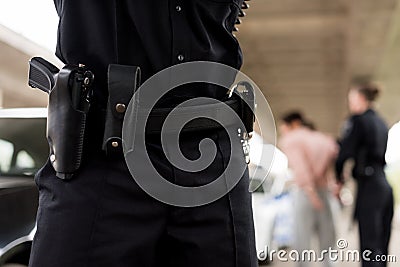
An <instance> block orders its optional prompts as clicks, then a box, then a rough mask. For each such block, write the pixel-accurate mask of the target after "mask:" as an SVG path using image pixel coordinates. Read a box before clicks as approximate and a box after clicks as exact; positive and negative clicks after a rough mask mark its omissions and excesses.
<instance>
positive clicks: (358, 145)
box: [336, 85, 393, 267]
mask: <svg viewBox="0 0 400 267" xmlns="http://www.w3.org/2000/svg"><path fill="white" fill-rule="evenodd" d="M378 95H379V88H377V87H376V86H374V85H363V86H356V87H354V88H352V89H351V90H350V92H349V97H348V100H349V109H350V112H351V113H352V116H351V117H350V118H349V119H348V121H347V123H346V126H345V131H344V135H343V138H342V140H341V149H340V153H339V157H338V160H337V164H336V170H337V175H338V176H337V177H338V180H339V182H340V183H343V182H344V177H343V165H344V163H345V161H346V160H347V159H349V158H352V159H354V160H355V165H354V168H353V177H354V178H355V179H356V180H357V184H358V193H357V201H356V209H355V218H356V219H357V220H358V222H359V233H360V249H361V251H362V252H364V251H366V250H370V251H371V252H372V254H371V255H367V256H368V258H369V259H370V261H368V258H366V259H363V262H362V266H363V267H366V266H386V262H385V261H379V258H376V256H377V255H388V245H389V239H390V233H391V222H392V217H393V194H392V188H391V186H390V185H389V184H388V182H387V180H386V176H385V172H384V167H385V164H386V163H385V153H386V145H387V139H388V128H387V126H386V124H385V123H384V121H383V120H382V119H381V118H380V117H379V115H378V114H377V113H376V112H375V111H374V110H373V109H372V103H373V101H374V100H375V99H376V98H377V97H378ZM375 258H376V259H375Z"/></svg>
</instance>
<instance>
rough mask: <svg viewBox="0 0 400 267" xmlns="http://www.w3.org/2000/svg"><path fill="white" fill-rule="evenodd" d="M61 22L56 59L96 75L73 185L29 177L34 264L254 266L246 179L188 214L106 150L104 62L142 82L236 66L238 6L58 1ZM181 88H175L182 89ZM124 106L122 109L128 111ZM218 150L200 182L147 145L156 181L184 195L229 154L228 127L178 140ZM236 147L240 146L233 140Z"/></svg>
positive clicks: (192, 155)
mask: <svg viewBox="0 0 400 267" xmlns="http://www.w3.org/2000/svg"><path fill="white" fill-rule="evenodd" d="M54 3H55V7H56V9H57V12H58V15H59V17H60V21H59V30H58V44H57V50H56V55H57V56H58V57H59V58H60V59H61V60H62V61H63V62H64V63H66V64H67V63H68V64H78V63H83V64H85V65H86V67H87V68H88V69H90V70H91V71H92V72H93V73H94V76H95V82H94V95H93V98H92V105H91V110H90V112H89V115H88V126H87V129H86V130H87V131H86V139H85V144H84V157H83V163H82V165H81V167H80V169H79V170H78V171H77V172H76V173H75V174H74V176H73V178H72V179H70V180H61V179H59V178H57V177H56V173H55V171H54V169H53V167H52V165H51V163H50V162H48V163H47V164H46V165H45V166H44V167H43V168H42V169H41V170H40V171H39V173H38V174H37V176H36V177H35V180H36V183H37V185H38V187H39V191H40V200H39V210H38V215H37V232H36V236H35V238H34V242H33V247H32V252H31V258H30V266H31V267H55V266H57V267H71V266H74V267H78V266H85V267H86V266H96V267H101V266H107V267H110V266H118V267H128V266H129V267H133V266H140V267H145V266H149V267H152V266H174V267H178V266H193V267H195V266H199V267H200V266H201V267H204V266H208V267H212V266H218V267H223V266H227V267H228V266H229V267H233V266H240V267H247V266H248V267H253V266H256V263H257V262H256V261H257V258H256V254H255V245H254V230H253V221H252V212H251V198H250V197H251V196H250V194H249V192H248V174H247V172H245V174H244V175H243V177H242V179H241V180H240V181H239V183H238V184H237V185H236V186H235V187H234V188H233V190H231V191H230V192H229V193H228V194H227V195H225V196H224V197H222V198H220V199H218V200H217V201H215V202H213V203H210V204H208V205H203V206H199V207H193V208H184V207H175V206H171V205H167V204H164V203H162V202H160V201H157V200H155V199H154V198H152V197H151V196H149V195H147V194H146V193H145V192H144V191H143V190H142V189H141V188H140V187H139V186H138V185H137V184H136V183H135V181H134V180H133V179H132V177H131V175H130V173H129V171H128V168H127V165H126V163H125V160H124V158H123V155H118V154H113V153H111V154H108V153H105V152H104V151H103V149H102V142H103V140H102V139H103V133H104V127H105V126H104V125H105V116H104V114H105V113H106V111H105V109H106V106H107V96H108V92H107V67H108V65H109V64H124V65H132V66H139V67H140V68H141V71H142V80H146V79H148V78H149V77H151V76H152V75H153V74H155V73H157V72H158V71H161V70H163V69H165V68H167V67H169V66H172V65H175V64H179V63H183V62H188V61H197V60H202V61H214V62H219V63H223V64H226V65H229V66H231V67H233V68H236V69H239V68H240V66H241V64H242V55H241V51H240V47H239V44H238V42H237V40H236V39H235V37H234V36H233V34H232V31H233V29H234V24H235V21H236V19H237V16H238V14H239V12H240V7H241V5H242V0H169V1H165V0H141V1H139V0H104V1H97V0H96V1H95V0H87V1H81V0H55V1H54ZM181 89H182V88H181ZM183 89H184V90H176V91H174V92H172V93H171V94H169V95H168V96H167V97H165V98H164V99H163V101H162V103H161V104H160V105H164V106H169V105H174V104H176V103H179V102H180V101H181V100H182V99H188V98H192V97H197V96H206V97H212V98H215V99H222V98H223V97H224V96H225V94H226V92H225V91H223V90H220V89H218V88H216V86H211V85H205V84H197V85H193V87H190V86H185V87H183ZM123 108H124V107H123V106H120V107H119V112H123V111H124V110H123ZM204 138H210V139H212V140H213V141H214V143H215V144H216V147H217V154H216V157H215V159H214V161H213V163H212V164H211V165H210V166H209V167H208V168H206V169H204V170H202V171H199V172H197V173H188V172H185V171H183V170H179V169H177V168H175V167H174V166H173V165H172V164H170V163H169V162H168V160H167V158H166V156H165V155H164V152H163V148H162V146H161V142H160V138H159V136H157V135H155V136H149V137H148V138H146V146H147V150H148V154H149V157H150V158H151V160H152V163H153V165H154V166H155V168H156V169H157V171H158V172H159V173H160V174H162V176H163V177H165V178H166V179H169V180H170V181H173V182H174V183H176V184H179V185H184V186H199V185H204V184H207V183H209V182H211V181H213V180H214V179H216V178H217V177H218V176H219V175H220V174H221V173H222V172H223V171H224V166H226V164H227V161H228V160H229V158H230V156H232V158H231V159H230V160H233V161H234V164H235V165H239V166H244V167H245V160H244V156H243V155H240V154H237V155H236V154H235V155H230V149H229V148H230V141H229V138H228V137H227V134H226V132H225V131H224V130H221V129H219V130H204V131H198V132H196V134H190V135H185V134H183V135H181V138H180V147H181V149H182V153H183V154H184V155H185V156H186V157H187V158H189V159H192V160H193V159H196V158H198V157H199V148H198V146H199V142H200V141H201V140H203V139H204ZM233 142H234V144H233V145H234V146H241V144H240V140H236V141H235V140H234V141H233Z"/></svg>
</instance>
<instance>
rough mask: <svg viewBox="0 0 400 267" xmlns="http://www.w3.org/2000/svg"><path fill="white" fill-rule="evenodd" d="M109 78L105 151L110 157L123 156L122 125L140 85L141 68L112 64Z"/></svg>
mask: <svg viewBox="0 0 400 267" xmlns="http://www.w3.org/2000/svg"><path fill="white" fill-rule="evenodd" d="M107 78H108V103H107V111H106V122H105V129H104V138H103V150H104V151H106V153H107V154H108V155H112V154H122V152H123V151H122V123H123V120H124V117H125V111H126V109H127V107H128V105H129V101H130V100H131V98H132V96H133V94H134V93H135V92H136V90H137V89H138V87H139V85H140V68H139V67H136V66H125V65H117V64H110V65H109V66H108V77H107Z"/></svg>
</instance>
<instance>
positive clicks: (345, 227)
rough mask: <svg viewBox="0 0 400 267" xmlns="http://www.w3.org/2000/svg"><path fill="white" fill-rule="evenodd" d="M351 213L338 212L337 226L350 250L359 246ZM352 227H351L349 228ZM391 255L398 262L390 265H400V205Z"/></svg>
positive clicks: (353, 266)
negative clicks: (351, 223)
mask: <svg viewBox="0 0 400 267" xmlns="http://www.w3.org/2000/svg"><path fill="white" fill-rule="evenodd" d="M350 214H351V211H350V209H349V208H347V209H345V210H343V211H342V212H340V214H338V218H337V221H338V222H337V227H338V230H337V231H338V239H345V240H347V242H348V249H349V250H356V249H357V248H358V233H357V226H356V225H355V226H353V227H352V228H350V227H349V225H350ZM349 228H350V229H349ZM389 254H390V255H394V256H395V257H396V258H397V262H393V263H389V264H388V267H398V266H399V265H400V207H399V208H398V209H397V210H396V214H395V218H394V221H393V232H392V239H391V243H390V250H389ZM295 266H296V264H295V263H293V262H285V263H283V262H278V261H275V262H273V263H272V264H271V265H270V267H295ZM317 266H322V264H321V263H312V264H310V267H317ZM334 266H338V267H359V266H361V264H360V263H359V262H338V263H336V264H335V265H334Z"/></svg>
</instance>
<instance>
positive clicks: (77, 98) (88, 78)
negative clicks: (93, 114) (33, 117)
mask: <svg viewBox="0 0 400 267" xmlns="http://www.w3.org/2000/svg"><path fill="white" fill-rule="evenodd" d="M64 68H65V69H68V70H69V71H70V75H69V76H70V77H69V83H68V87H69V89H70V91H71V101H72V106H73V107H74V108H75V109H76V110H81V111H87V109H88V108H89V97H90V94H91V90H90V87H91V84H92V83H93V80H94V75H93V73H92V72H91V71H89V70H88V69H87V68H86V67H85V66H84V65H83V64H79V65H66V66H65V67H64ZM59 72H60V70H59V69H58V68H57V67H56V66H54V65H53V64H51V63H50V62H48V61H47V60H45V59H43V58H41V57H34V58H32V59H31V60H30V61H29V81H28V84H29V86H31V87H33V88H38V89H40V90H42V91H44V92H46V93H48V94H50V93H51V90H52V89H53V88H54V86H55V84H56V81H57V76H58V73H59Z"/></svg>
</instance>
